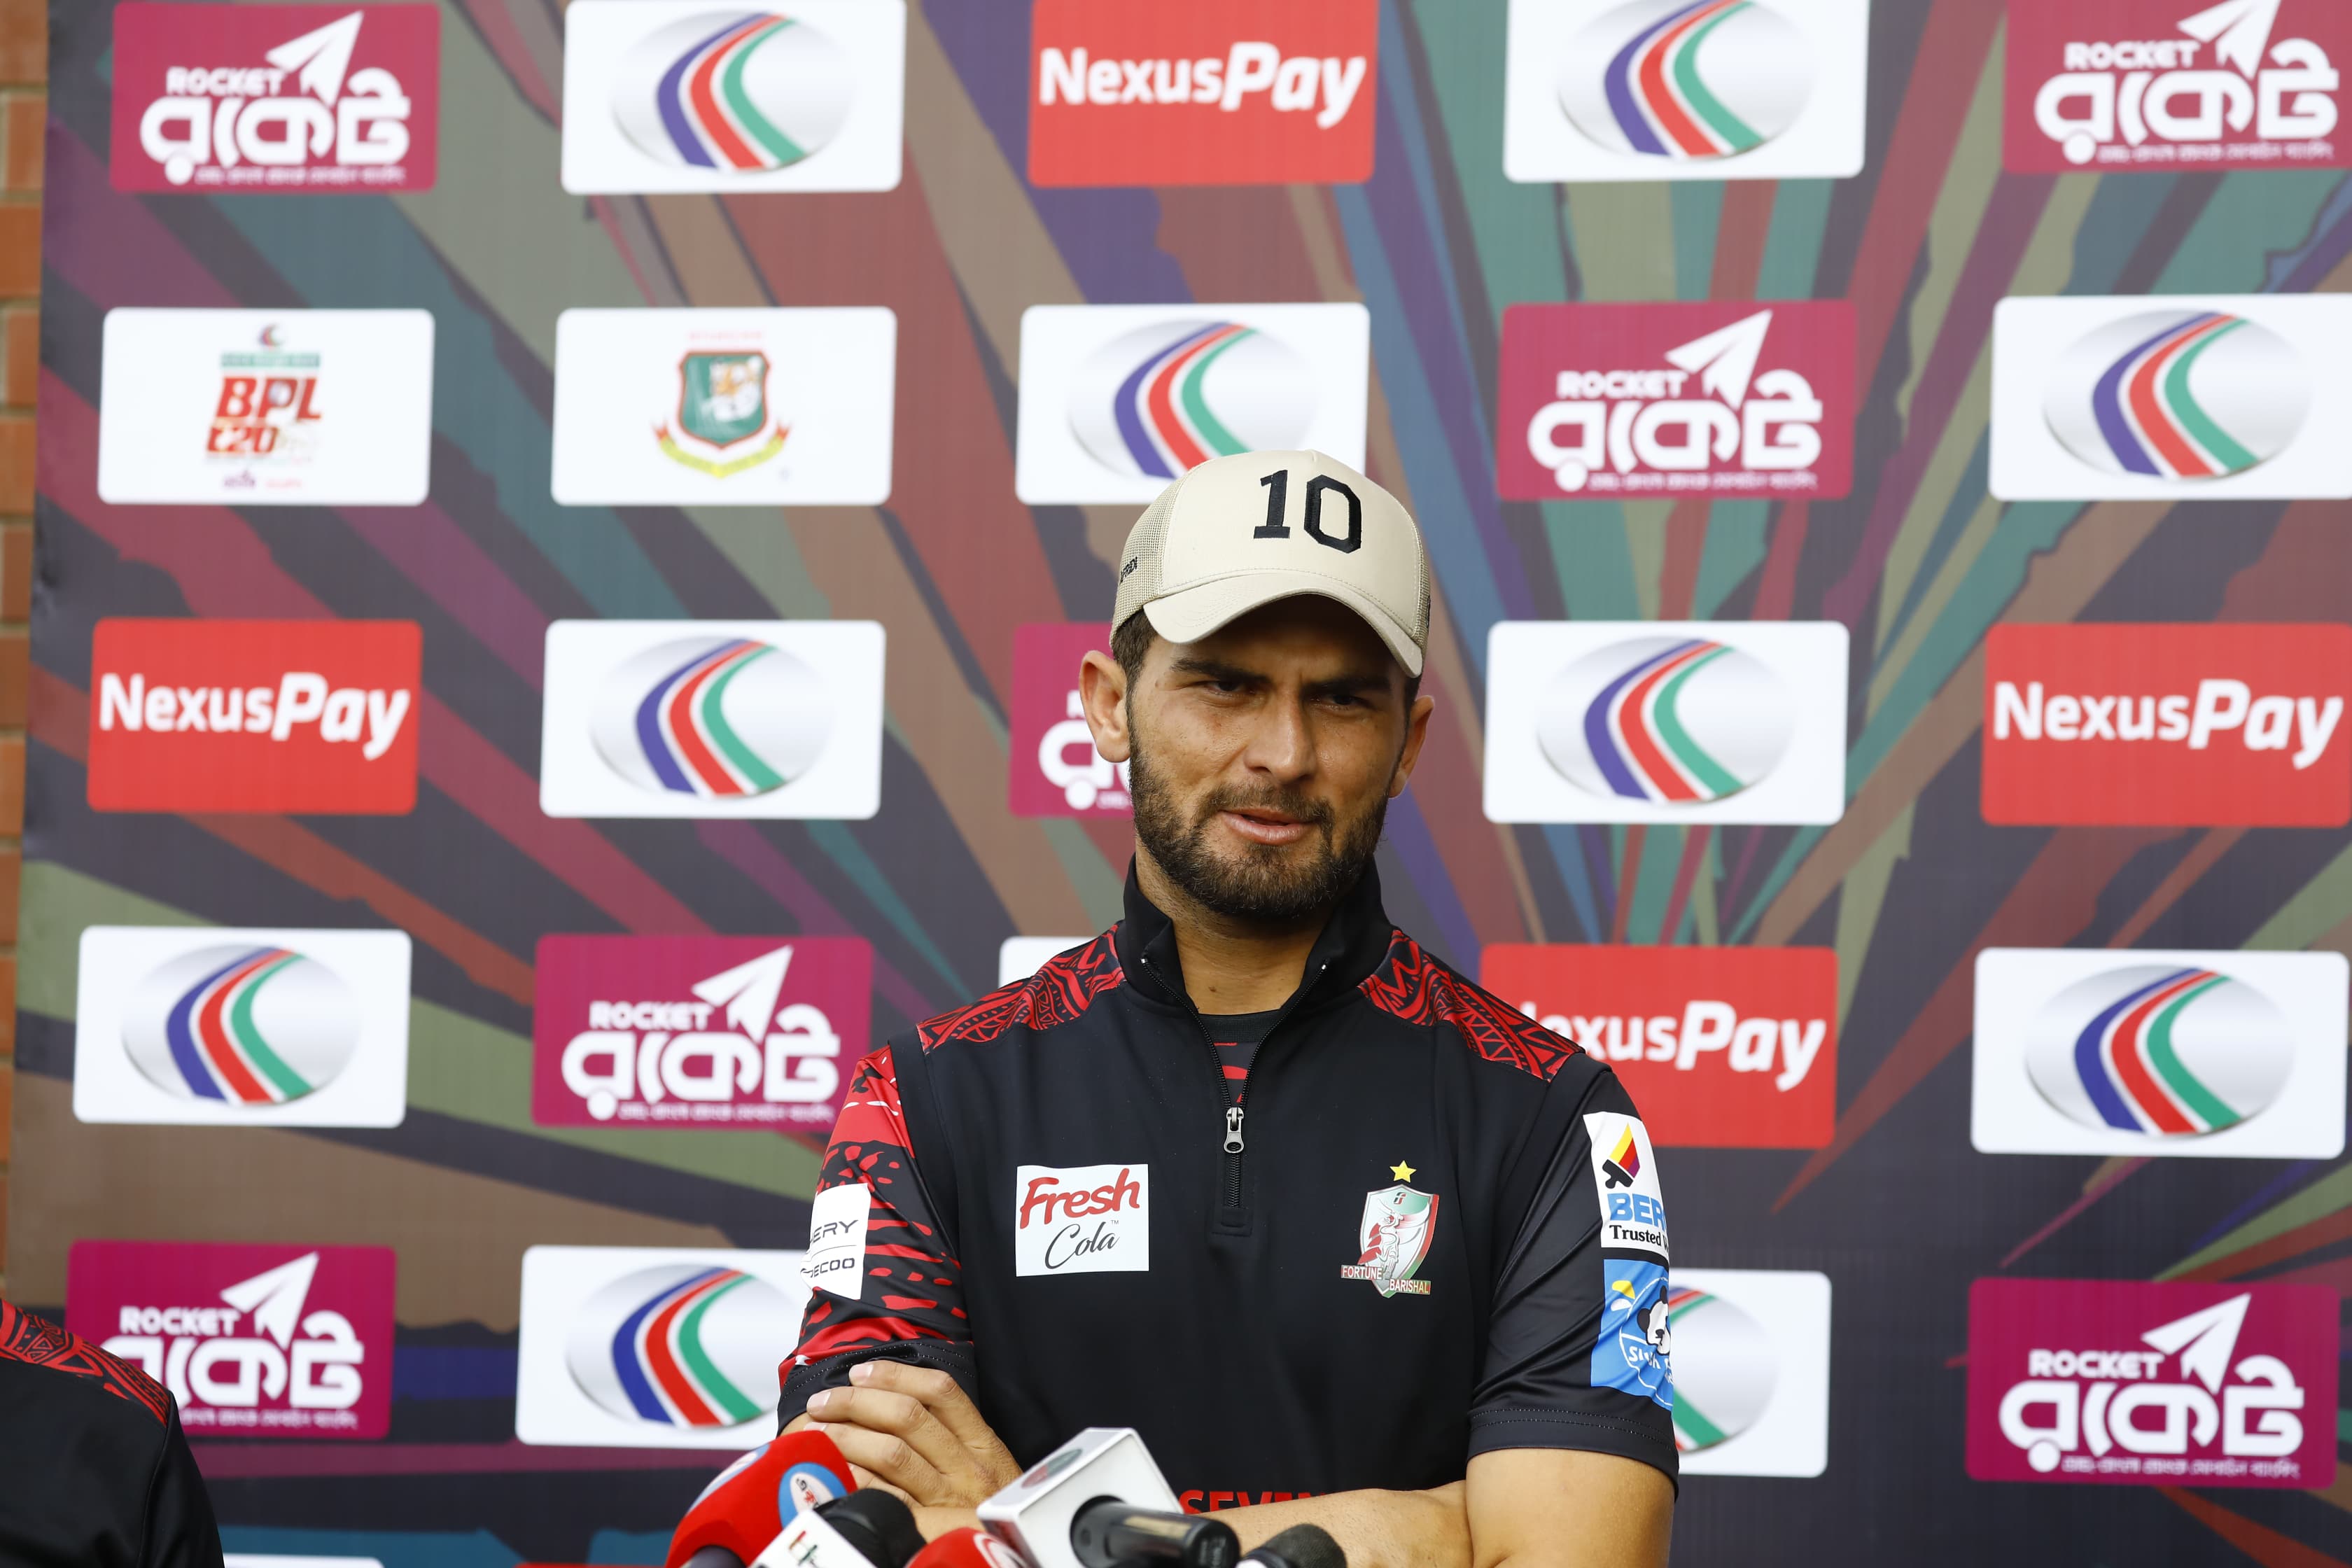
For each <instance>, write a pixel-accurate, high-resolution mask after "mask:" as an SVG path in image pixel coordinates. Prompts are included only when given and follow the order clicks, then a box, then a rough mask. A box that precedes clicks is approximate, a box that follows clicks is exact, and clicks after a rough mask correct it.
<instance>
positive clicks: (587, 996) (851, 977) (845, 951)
mask: <svg viewBox="0 0 2352 1568" xmlns="http://www.w3.org/2000/svg"><path fill="white" fill-rule="evenodd" d="M873 988H874V950H873V948H872V947H871V946H870V945H868V944H867V942H866V939H865V938H863V937H855V936H799V937H761V936H547V937H541V938H540V941H539V959H538V966H537V984H536V994H535V995H534V998H533V1000H534V1003H535V1006H534V1008H533V1012H532V1017H531V1089H530V1119H531V1120H532V1121H535V1122H537V1123H539V1124H540V1125H541V1126H542V1127H605V1126H614V1127H765V1128H770V1129H772V1130H774V1131H780V1132H802V1133H814V1134H816V1135H817V1136H820V1137H822V1136H823V1135H824V1133H825V1132H826V1131H829V1130H830V1129H831V1128H832V1126H833V1123H834V1119H835V1117H836V1116H838V1115H839V1114H840V1112H841V1098H842V1092H843V1090H844V1089H845V1088H846V1086H847V1085H848V1082H849V1074H850V1069H851V1068H853V1067H854V1066H856V1062H857V1059H858V1058H860V1057H862V1056H864V1055H865V1054H866V1039H867V1035H868V1033H869V1030H870V1028H871V1021H870V1013H871V1001H872V992H873Z"/></svg>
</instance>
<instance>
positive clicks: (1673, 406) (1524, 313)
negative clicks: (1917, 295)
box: [1495, 300, 1854, 500]
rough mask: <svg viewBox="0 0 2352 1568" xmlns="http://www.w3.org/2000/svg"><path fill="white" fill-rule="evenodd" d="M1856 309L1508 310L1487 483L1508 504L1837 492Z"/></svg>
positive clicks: (1826, 495) (1846, 466) (1792, 303)
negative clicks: (1491, 478) (1492, 482)
mask: <svg viewBox="0 0 2352 1568" xmlns="http://www.w3.org/2000/svg"><path fill="white" fill-rule="evenodd" d="M1853 354H1854V347H1853V306H1852V305H1851V304H1849V303H1848V302H1846V301H1845V300H1780V301H1776V302H1774V303H1772V304H1769V305H1758V304H1755V303H1753V302H1736V301H1717V302H1712V303H1706V304H1682V305H1514V306H1512V307H1511V308H1510V309H1509V310H1506V311H1504V312H1503V352H1502V363H1501V367H1500V370H1499V373H1498V375H1499V380H1500V387H1499V393H1500V395H1499V396H1498V398H1497V400H1496V402H1497V406H1498V411H1499V412H1498V416H1497V420H1496V435H1495V472H1496V485H1497V487H1498V488H1499V489H1500V491H1501V493H1502V495H1503V496H1504V497H1505V498H1506V499H1507V500H1576V499H1584V500H1607V499H1615V498H1617V497H1620V496H1625V495H1643V496H1678V495H1703V496H1708V497H1713V498H1717V499H1724V498H1737V497H1741V496H1746V497H1751V498H1756V499H1761V500H1790V499H1797V500H1836V499H1838V498H1839V497H1840V496H1843V495H1844V494H1845V493H1846V490H1847V489H1848V488H1849V487H1850V486H1851V485H1852V483H1853V415H1854V387H1853V380H1854V376H1853Z"/></svg>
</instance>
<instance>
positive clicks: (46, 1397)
mask: <svg viewBox="0 0 2352 1568" xmlns="http://www.w3.org/2000/svg"><path fill="white" fill-rule="evenodd" d="M0 1368H5V1369H6V1370H7V1372H8V1373H13V1374H15V1377H16V1380H17V1381H19V1383H20V1384H21V1390H22V1392H23V1394H24V1397H25V1398H26V1399H30V1400H32V1401H35V1402H37V1403H39V1404H43V1405H53V1404H66V1403H75V1402H79V1403H83V1404H87V1405H90V1406H91V1407H92V1408H93V1409H94V1410H96V1411H97V1412H99V1413H100V1415H106V1414H110V1413H115V1412H119V1413H120V1415H121V1421H122V1424H123V1425H125V1426H129V1427H130V1428H131V1429H132V1430H133V1431H143V1430H145V1429H146V1428H149V1427H152V1429H153V1430H154V1432H155V1434H156V1436H158V1437H160V1436H162V1435H163V1430H164V1429H165V1428H166V1427H168V1426H170V1425H171V1415H172V1396H171V1395H170V1394H166V1393H165V1392H164V1391H163V1384H159V1383H157V1382H156V1381H155V1380H154V1379H153V1378H152V1377H150V1376H148V1375H147V1374H146V1373H144V1372H142V1371H141V1370H140V1369H139V1368H137V1367H135V1366H133V1365H131V1363H129V1362H126V1361H124V1360H122V1359H121V1357H120V1356H116V1355H113V1354H110V1352H106V1351H103V1350H100V1348H99V1347H98V1346H96V1345H94V1344H91V1343H90V1342H89V1341H88V1340H85V1339H83V1338H81V1337H80V1336H79V1335H78V1334H71V1333H68V1332H67V1331H65V1330H63V1329H61V1328H59V1327H58V1325H56V1324H55V1323H52V1322H50V1321H47V1319H45V1318H37V1317H35V1316H34V1315H33V1314H32V1313H30V1312H27V1311H26V1310H23V1309H22V1308H20V1307H16V1306H14V1305H12V1304H10V1303H9V1302H6V1301H0ZM9 1403H11V1402H10V1401H7V1400H0V1406H5V1405H8V1404H9ZM20 1413H24V1414H29V1412H22V1411H20Z"/></svg>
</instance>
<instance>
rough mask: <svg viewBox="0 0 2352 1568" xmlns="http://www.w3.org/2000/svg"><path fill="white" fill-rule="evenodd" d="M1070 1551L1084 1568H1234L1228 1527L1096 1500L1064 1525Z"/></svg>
mask: <svg viewBox="0 0 2352 1568" xmlns="http://www.w3.org/2000/svg"><path fill="white" fill-rule="evenodd" d="M1070 1549H1071V1550H1072V1551H1073V1552H1076V1553H1077V1554H1078V1561H1079V1562H1080V1563H1085V1564H1086V1568H1129V1565H1135V1568H1143V1565H1154V1568H1234V1559H1236V1558H1238V1557H1239V1556H1240V1555H1241V1554H1242V1543H1241V1540H1240V1538H1239V1537H1237V1536H1235V1535H1234V1531H1233V1527H1232V1526H1230V1525H1227V1524H1223V1523H1221V1522H1220V1521H1216V1520H1213V1519H1211V1518H1209V1517H1207V1516H1206V1515H1205V1514H1197V1513H1162V1512H1160V1511H1158V1510H1153V1509H1148V1508H1136V1507H1133V1506H1131V1505H1129V1504H1128V1503H1123V1502H1116V1501H1114V1500H1111V1499H1109V1498H1097V1499H1096V1500H1094V1501H1092V1502H1090V1503H1088V1504H1087V1506H1086V1507H1084V1508H1082V1509H1080V1510H1078V1516H1077V1518H1076V1519H1074V1520H1072V1521H1070Z"/></svg>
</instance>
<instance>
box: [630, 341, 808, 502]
mask: <svg viewBox="0 0 2352 1568" xmlns="http://www.w3.org/2000/svg"><path fill="white" fill-rule="evenodd" d="M770 365H771V362H770V360H769V358H768V356H767V355H766V354H765V353H761V351H760V350H758V349H736V350H731V351H719V350H696V351H693V352H691V353H688V354H686V355H685V357H683V358H681V359H680V360H679V361H678V362H677V419H676V420H675V421H673V422H672V423H671V424H668V425H664V426H659V427H657V428H656V430H655V432H654V438H655V441H656V444H658V445H659V446H660V447H661V451H662V456H664V457H666V458H668V459H669V460H670V461H671V462H673V463H678V464H682V465H684V466H685V467H687V468H692V469H694V470H695V471H696V472H697V473H703V474H709V476H710V477H711V478H712V479H726V478H729V477H730V475H734V474H740V473H741V472H743V471H744V470H745V469H747V468H758V467H759V466H760V465H761V463H764V462H766V461H768V459H770V458H773V457H774V456H775V455H776V454H777V453H779V452H781V451H782V450H783V449H784V438H785V437H788V436H790V435H791V434H792V426H789V425H786V424H784V423H783V422H782V421H781V420H777V421H775V422H774V423H773V424H772V425H771V422H770V419H769V411H768V371H769V369H770Z"/></svg>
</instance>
